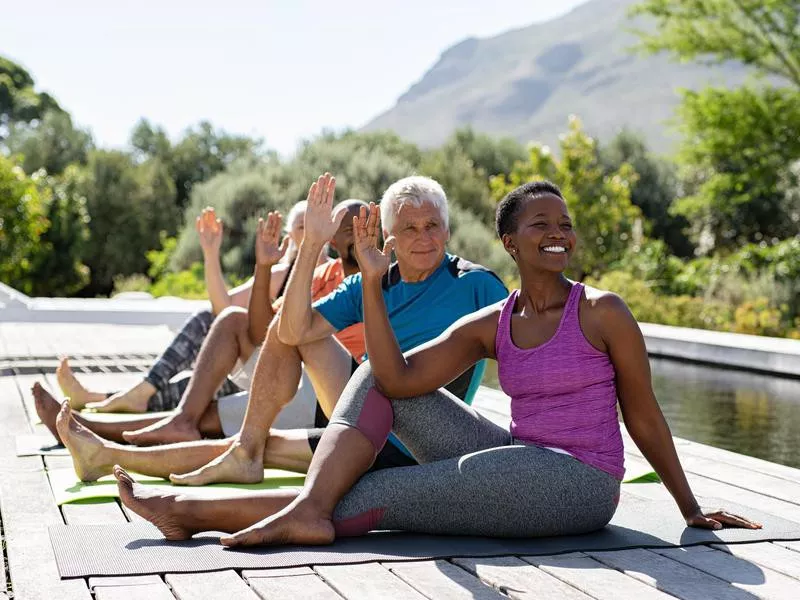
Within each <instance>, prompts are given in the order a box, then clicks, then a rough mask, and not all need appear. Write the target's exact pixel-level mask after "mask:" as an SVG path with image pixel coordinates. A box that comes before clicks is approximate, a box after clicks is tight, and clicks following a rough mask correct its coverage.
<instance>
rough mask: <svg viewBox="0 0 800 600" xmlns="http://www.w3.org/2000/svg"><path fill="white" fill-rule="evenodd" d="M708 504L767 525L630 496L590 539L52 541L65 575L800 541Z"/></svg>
mask: <svg viewBox="0 0 800 600" xmlns="http://www.w3.org/2000/svg"><path fill="white" fill-rule="evenodd" d="M706 504H708V505H709V506H724V507H725V508H726V509H727V510H729V511H731V512H737V513H739V514H743V515H745V516H747V517H749V518H751V519H754V520H757V521H759V522H761V523H762V524H763V525H764V528H763V529H761V530H756V531H747V530H742V529H724V530H720V531H710V530H703V529H693V528H687V527H685V526H684V524H683V520H682V519H681V517H680V514H679V513H678V511H677V508H676V507H675V504H674V503H664V502H660V501H649V500H642V499H638V498H635V497H632V496H629V495H625V496H623V501H622V502H621V504H620V507H619V509H618V510H617V514H616V515H615V516H614V519H613V520H612V522H611V524H610V525H609V526H607V527H605V528H604V529H602V530H600V531H597V532H594V533H590V534H586V535H577V536H563V537H550V538H538V539H502V538H478V537H461V536H432V535H418V534H405V533H390V532H375V533H370V534H369V535H366V536H363V537H358V538H342V539H339V540H337V541H336V542H335V543H334V544H332V545H329V546H316V547H311V546H306V547H302V546H283V547H263V548H247V549H242V550H238V549H237V550H229V549H226V548H224V547H223V546H221V545H220V544H219V538H218V536H214V535H210V534H202V535H198V536H195V537H194V538H192V539H191V540H188V541H185V542H167V541H166V540H164V538H163V537H162V536H161V534H160V533H159V531H158V530H157V529H156V528H155V527H153V526H151V525H150V524H149V523H141V522H138V523H129V524H124V525H78V526H68V525H55V526H51V527H50V539H51V541H52V543H53V549H54V551H55V556H56V562H57V564H58V570H59V573H60V574H61V577H62V578H71V577H89V576H106V575H149V574H155V573H195V572H202V571H218V570H223V569H266V568H277V567H298V566H305V565H337V564H353V563H363V562H371V561H394V560H427V559H432V558H450V557H465V556H476V557H480V556H502V555H517V554H519V555H544V554H560V553H564V552H577V551H590V550H591V551H595V550H621V549H625V548H665V547H674V546H692V545H697V544H711V543H741V542H757V541H767V540H798V539H800V524H798V523H792V522H790V521H786V520H784V519H781V518H779V517H776V516H773V515H769V514H765V513H763V512H761V511H758V510H754V509H752V508H748V507H742V506H736V505H733V504H732V503H731V502H724V501H720V500H717V499H705V501H704V505H706Z"/></svg>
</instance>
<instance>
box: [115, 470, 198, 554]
mask: <svg viewBox="0 0 800 600" xmlns="http://www.w3.org/2000/svg"><path fill="white" fill-rule="evenodd" d="M114 477H116V478H117V487H118V488H119V497H120V500H122V503H123V504H124V505H125V506H127V507H128V508H130V509H131V510H132V511H133V512H135V513H136V514H137V515H139V516H140V517H142V518H144V519H147V520H148V521H150V522H151V523H152V524H153V525H155V526H156V527H158V529H159V531H160V532H161V533H162V534H163V535H164V537H165V538H167V539H168V540H173V541H176V540H188V539H189V538H190V537H192V535H193V534H195V533H197V531H192V530H190V529H188V528H186V527H184V526H182V525H181V524H180V523H179V520H180V519H179V517H178V514H177V513H176V510H175V508H176V503H177V496H178V495H177V494H174V493H171V492H168V491H166V490H163V489H162V490H159V489H158V488H145V487H144V486H142V485H140V484H138V483H136V482H135V481H134V480H133V478H132V477H131V476H130V475H128V473H126V472H125V470H124V469H123V468H122V467H120V466H119V465H114Z"/></svg>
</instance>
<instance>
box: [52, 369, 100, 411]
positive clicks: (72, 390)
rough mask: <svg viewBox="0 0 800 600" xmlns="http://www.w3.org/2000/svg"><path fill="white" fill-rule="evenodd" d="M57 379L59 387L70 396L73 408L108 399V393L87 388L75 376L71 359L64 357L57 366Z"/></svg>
mask: <svg viewBox="0 0 800 600" xmlns="http://www.w3.org/2000/svg"><path fill="white" fill-rule="evenodd" d="M56 379H57V380H58V387H60V388H61V391H62V392H63V393H64V395H65V396H66V397H67V398H69V404H70V406H72V408H76V409H79V410H80V409H81V408H83V407H84V406H86V404H88V403H89V402H101V401H103V400H105V399H106V394H104V393H102V392H92V391H89V390H87V389H86V388H85V387H84V386H83V384H82V383H81V382H80V381H78V378H77V377H75V373H73V372H72V368H71V367H70V366H69V359H68V358H67V357H64V358H62V359H61V361H60V362H59V363H58V367H56Z"/></svg>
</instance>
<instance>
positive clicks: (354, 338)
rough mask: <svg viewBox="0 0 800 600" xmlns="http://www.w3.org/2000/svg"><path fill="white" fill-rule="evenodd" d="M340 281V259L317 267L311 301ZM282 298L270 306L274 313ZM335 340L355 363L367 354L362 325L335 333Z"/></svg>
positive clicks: (322, 296)
mask: <svg viewBox="0 0 800 600" xmlns="http://www.w3.org/2000/svg"><path fill="white" fill-rule="evenodd" d="M342 281H344V267H343V266H342V260H341V259H340V258H337V259H336V260H329V261H328V262H326V263H324V264H321V265H319V266H318V267H317V268H316V269H314V276H313V278H312V279H311V301H312V302H316V301H317V300H319V299H320V298H324V297H325V296H327V295H328V294H330V293H331V292H332V291H333V290H335V289H336V288H337V287H338V286H339V284H340V283H342ZM284 297H285V296H281V297H280V298H278V299H277V300H275V302H274V303H273V305H272V306H273V309H274V310H275V311H277V310H278V309H280V307H281V306H282V305H283V299H284ZM336 339H337V340H339V342H340V343H341V344H342V345H343V346H344V347H345V348H346V349H347V351H348V352H349V353H350V355H351V356H352V357H353V358H354V359H355V360H356V362H359V363H360V362H361V360H362V359H363V357H364V354H365V353H366V352H367V344H366V342H365V341H364V324H363V323H356V324H355V325H351V326H350V327H346V328H344V329H342V330H341V331H339V332H338V333H336Z"/></svg>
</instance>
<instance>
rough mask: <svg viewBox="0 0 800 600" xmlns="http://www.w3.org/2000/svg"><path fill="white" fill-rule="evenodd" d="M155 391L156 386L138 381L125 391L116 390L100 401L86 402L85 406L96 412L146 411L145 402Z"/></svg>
mask: <svg viewBox="0 0 800 600" xmlns="http://www.w3.org/2000/svg"><path fill="white" fill-rule="evenodd" d="M155 393H156V388H155V387H154V386H153V385H152V384H151V383H148V382H147V381H140V382H139V383H137V384H136V385H135V386H133V387H132V388H131V389H129V390H128V391H125V392H118V393H116V394H114V395H113V396H109V397H108V398H104V399H103V400H102V401H100V402H88V403H87V404H86V408H91V409H93V410H96V411H97V412H129V413H143V412H147V402H148V401H149V400H150V397H151V396H152V395H153V394H155Z"/></svg>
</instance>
